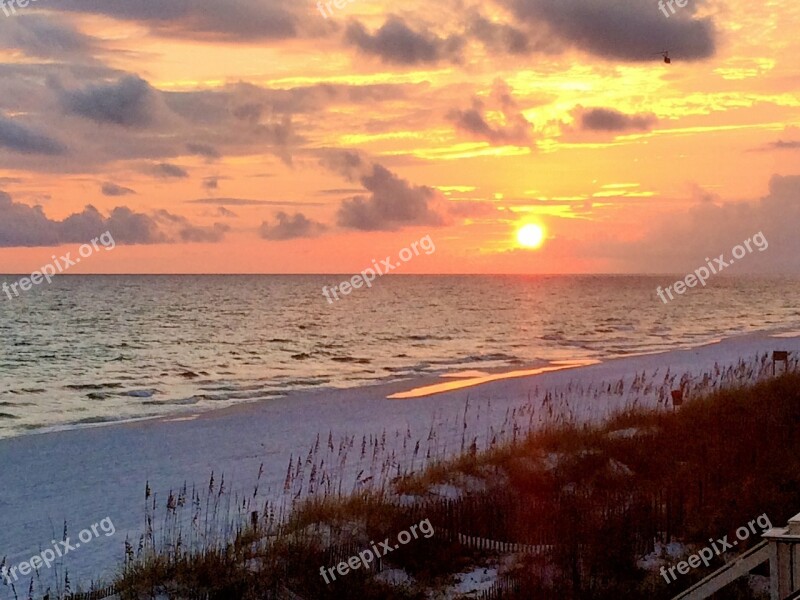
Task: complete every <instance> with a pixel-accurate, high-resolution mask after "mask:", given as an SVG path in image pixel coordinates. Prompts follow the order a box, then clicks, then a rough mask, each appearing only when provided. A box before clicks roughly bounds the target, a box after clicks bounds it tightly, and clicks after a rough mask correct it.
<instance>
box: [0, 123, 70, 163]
mask: <svg viewBox="0 0 800 600" xmlns="http://www.w3.org/2000/svg"><path fill="white" fill-rule="evenodd" d="M0 148H6V149H8V150H11V151H12V152H19V153H20V154H45V155H48V156H56V155H59V154H64V153H65V152H66V150H67V149H66V146H64V144H62V143H61V142H59V141H58V140H56V139H54V138H51V137H49V136H47V135H45V134H43V133H39V132H38V131H36V130H35V129H32V128H30V127H28V126H26V125H22V124H21V123H19V122H18V121H17V120H16V119H9V118H7V117H5V116H3V115H0Z"/></svg>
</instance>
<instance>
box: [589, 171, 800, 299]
mask: <svg viewBox="0 0 800 600" xmlns="http://www.w3.org/2000/svg"><path fill="white" fill-rule="evenodd" d="M798 198H800V175H792V176H780V175H775V176H773V177H772V179H771V180H770V184H769V193H768V194H767V195H766V196H764V197H762V198H760V199H757V200H753V201H750V202H724V201H722V200H721V199H720V198H718V197H716V196H714V195H711V194H708V193H706V192H704V191H703V190H700V189H698V190H697V191H696V192H695V203H694V204H693V205H692V207H691V208H690V209H689V210H688V211H686V212H684V213H682V214H676V213H671V214H670V215H669V218H663V219H657V220H656V222H655V224H654V226H653V228H652V230H651V231H649V232H647V233H646V236H645V237H643V239H642V240H641V241H637V242H627V243H624V242H620V243H615V242H614V241H613V240H611V239H607V240H603V241H602V242H598V243H597V244H596V245H594V246H593V247H589V248H586V249H585V252H587V253H588V254H590V255H593V256H606V257H609V258H612V259H614V260H616V261H618V262H619V264H620V265H623V269H624V270H627V271H633V272H640V273H642V272H643V273H689V272H692V271H693V270H694V269H696V268H698V267H700V266H702V265H704V264H705V263H706V260H705V259H706V257H709V258H711V259H712V260H713V258H715V257H717V256H719V255H720V254H722V253H724V254H725V258H726V260H727V259H728V258H730V257H731V254H732V248H733V247H734V246H736V245H738V244H742V243H743V242H744V240H747V239H750V238H752V236H754V235H756V234H758V233H759V232H761V233H763V235H764V237H765V238H766V240H767V241H768V242H769V247H768V248H767V249H766V250H764V251H759V250H758V249H757V248H756V247H755V246H753V252H752V253H748V254H746V255H745V256H744V257H743V258H742V259H741V260H740V261H739V260H737V261H736V263H735V264H734V265H733V267H731V269H730V273H732V274H735V273H737V272H738V273H800V238H798V236H797V223H798V222H800V203H799V202H798V201H797V199H798ZM667 283H669V282H667Z"/></svg>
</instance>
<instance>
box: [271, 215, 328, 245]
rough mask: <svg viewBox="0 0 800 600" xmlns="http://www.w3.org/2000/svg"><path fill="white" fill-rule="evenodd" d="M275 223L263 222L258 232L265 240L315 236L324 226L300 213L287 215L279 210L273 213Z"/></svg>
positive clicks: (323, 229)
mask: <svg viewBox="0 0 800 600" xmlns="http://www.w3.org/2000/svg"><path fill="white" fill-rule="evenodd" d="M275 219H276V221H275V223H268V222H266V221H265V222H264V223H262V224H261V229H260V231H259V233H260V234H261V237H262V238H264V239H265V240H276V241H280V240H293V239H297V238H309V237H316V236H318V235H319V234H320V233H322V232H323V231H325V229H326V227H325V226H324V225H323V224H322V223H318V222H316V221H312V220H311V219H309V218H308V217H306V216H305V215H304V214H302V213H295V214H294V215H288V214H286V213H285V212H279V213H277V214H276V215H275Z"/></svg>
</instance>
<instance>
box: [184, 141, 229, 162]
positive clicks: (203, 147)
mask: <svg viewBox="0 0 800 600" xmlns="http://www.w3.org/2000/svg"><path fill="white" fill-rule="evenodd" d="M186 149H187V150H188V151H189V152H191V153H192V154H195V155H197V156H202V157H204V158H208V159H217V158H220V157H221V156H222V155H221V154H220V152H219V150H217V149H216V148H214V146H211V145H209V144H198V143H195V142H189V143H188V144H186Z"/></svg>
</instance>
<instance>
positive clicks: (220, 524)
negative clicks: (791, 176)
mask: <svg viewBox="0 0 800 600" xmlns="http://www.w3.org/2000/svg"><path fill="white" fill-rule="evenodd" d="M798 431H800V375H798V374H797V373H789V374H785V375H783V376H781V377H778V378H776V379H772V380H769V381H766V382H762V383H758V384H755V385H748V386H743V387H737V388H734V389H728V390H725V391H720V392H715V393H712V394H710V395H709V396H707V397H703V398H696V399H694V400H692V401H691V402H688V403H687V404H685V405H684V406H683V407H682V408H681V409H680V410H677V411H674V412H670V411H663V410H662V411H645V410H628V411H626V412H624V413H622V414H619V415H617V416H615V417H613V418H611V419H610V420H608V421H606V422H605V423H602V424H600V425H597V426H589V425H586V426H575V425H561V426H550V427H547V428H545V429H543V430H541V431H538V432H534V433H532V434H530V435H528V436H526V437H524V438H523V437H521V438H519V439H518V440H517V441H516V442H515V443H509V444H506V445H502V446H496V447H494V448H492V449H491V450H489V451H486V452H477V451H474V450H470V451H467V452H466V453H464V454H463V455H461V456H459V457H458V458H456V459H454V460H451V461H448V462H442V463H439V464H437V465H435V466H433V467H431V468H429V469H426V470H425V471H423V472H420V473H418V474H413V475H409V476H406V477H402V478H399V479H398V480H396V482H395V484H394V486H393V488H392V489H391V490H382V491H381V492H374V493H359V494H353V495H349V496H347V495H345V496H344V497H336V496H326V497H322V498H310V499H308V500H306V501H303V502H298V503H297V504H296V505H295V506H294V508H293V509H292V510H291V511H290V512H288V513H287V514H286V515H277V514H275V510H274V507H270V506H266V507H264V508H263V509H260V510H258V511H251V510H249V509H250V508H251V507H249V506H246V503H245V502H242V506H244V507H245V508H246V510H241V509H240V507H239V506H238V501H236V502H235V503H234V508H233V509H231V508H230V506H229V507H228V508H227V509H226V510H225V511H222V510H221V509H220V506H221V504H220V499H219V490H218V489H217V490H215V489H213V486H211V489H209V491H208V494H207V497H206V498H202V497H201V495H200V494H197V493H196V492H194V493H191V494H186V493H184V502H183V503H184V508H185V507H186V506H192V507H197V506H200V507H203V506H205V507H214V510H213V511H212V513H211V514H210V515H209V514H205V515H201V514H200V512H198V515H197V517H196V519H198V520H200V521H204V520H205V521H206V522H208V521H209V520H210V522H211V523H212V525H213V527H215V528H216V531H217V532H218V533H217V534H216V535H213V536H206V537H203V540H205V541H203V542H202V543H201V542H200V538H199V537H197V538H196V539H194V541H192V542H191V543H190V542H189V537H190V536H189V534H188V532H189V531H190V530H191V528H186V529H181V527H180V525H179V524H178V521H179V519H176V520H175V523H174V524H173V529H172V530H171V532H170V533H169V534H168V535H162V536H161V538H160V539H159V540H158V541H156V540H155V539H152V537H151V539H149V540H147V541H146V542H144V543H142V542H140V544H139V547H138V548H137V549H133V548H131V551H130V553H129V560H128V561H127V562H126V565H125V566H124V568H123V569H122V572H121V574H120V578H119V580H118V584H119V587H120V589H124V590H126V591H125V592H124V594H123V597H124V598H130V599H134V598H135V599H139V598H146V597H153V596H157V595H158V594H162V595H166V596H168V597H170V598H201V597H202V598H243V599H249V598H270V597H278V594H280V593H282V592H283V590H285V589H286V588H288V589H290V590H292V592H294V593H295V594H297V595H299V596H300V597H301V598H321V599H325V598H344V597H347V598H363V599H371V598H382V599H387V600H391V599H394V598H402V599H408V598H423V597H426V594H429V593H430V592H431V590H437V589H438V590H441V589H443V588H445V587H447V586H448V585H451V584H452V583H453V582H454V581H455V577H454V576H455V574H457V573H459V572H463V571H466V570H469V569H470V567H472V566H474V565H479V564H490V563H491V562H492V561H494V560H496V559H498V557H497V556H496V552H493V551H490V550H475V549H470V548H468V547H467V546H465V545H461V544H459V543H458V541H457V538H456V537H455V535H456V534H458V533H462V534H465V535H475V536H478V535H479V536H482V537H487V538H491V539H495V540H498V541H502V542H517V543H539V544H542V545H543V546H545V547H546V550H545V551H544V552H541V553H540V554H539V555H538V556H536V557H523V556H517V557H516V558H514V559H513V560H508V561H505V563H504V565H505V566H504V567H503V571H504V573H506V574H507V575H508V576H509V577H512V578H515V581H517V582H518V583H520V585H521V586H522V588H523V589H522V591H518V592H516V593H514V592H508V593H506V594H505V595H502V596H499V595H498V596H496V597H504V598H540V597H541V598H552V597H558V598H566V599H583V598H587V599H588V598H592V599H595V600H604V599H608V600H611V599H614V600H616V599H619V598H642V597H648V598H651V599H652V600H661V599H665V600H666V599H668V598H671V597H672V596H674V595H675V594H677V593H678V592H679V591H680V590H681V589H684V588H686V587H688V586H689V585H691V584H692V583H693V582H695V581H696V580H698V579H700V578H702V577H703V576H705V575H707V574H708V573H709V572H710V570H711V569H710V568H709V569H696V570H694V571H692V572H690V573H689V574H688V575H684V576H681V577H680V578H679V580H678V581H677V582H675V583H671V584H667V583H666V582H665V581H664V580H663V579H662V578H661V577H660V576H659V575H658V572H657V571H647V570H644V569H642V568H640V567H638V566H637V560H638V559H640V558H642V556H643V555H644V554H648V553H652V552H653V547H654V543H655V542H656V541H658V542H661V543H666V542H669V541H676V540H677V541H680V542H682V543H684V544H689V545H690V544H692V543H697V544H698V545H700V546H702V545H705V544H707V540H708V538H710V537H714V538H717V537H721V536H722V535H724V534H726V533H727V534H730V533H731V532H732V531H734V530H735V529H736V528H737V527H739V526H741V525H744V524H746V523H747V522H748V521H750V520H751V519H754V518H756V517H757V516H759V515H762V514H765V513H766V514H767V515H768V516H769V519H770V520H771V522H772V523H773V524H776V525H778V524H785V522H786V520H787V519H788V518H789V517H790V516H792V515H793V514H795V513H797V512H800V435H798ZM442 485H449V486H451V487H452V489H458V490H461V492H460V495H459V496H458V498H456V499H454V500H451V501H448V502H446V501H444V500H438V501H437V500H432V495H433V494H432V490H435V489H436V488H437V486H442ZM189 498H191V500H190V499H189ZM176 504H177V502H176V501H175V500H174V499H173V501H172V504H171V506H173V508H172V509H170V508H168V509H167V513H168V515H169V513H170V510H172V511H173V512H174V511H176V510H177V508H176ZM229 504H230V503H229ZM168 505H170V504H169V501H168ZM149 506H150V505H148V512H153V511H150V508H149ZM443 506H444V507H445V508H442V507H443ZM153 508H154V509H155V506H153ZM425 511H428V513H426V512H425ZM254 513H255V514H254ZM424 514H430V516H431V521H432V522H433V523H434V527H435V528H437V532H436V535H434V536H433V537H432V538H431V539H424V540H423V539H420V540H415V541H414V542H413V543H410V544H409V545H408V546H406V547H403V548H401V549H400V550H398V551H397V552H396V553H392V554H391V555H390V556H388V557H387V559H386V563H385V564H384V569H389V568H392V569H401V570H402V571H403V572H404V573H405V574H407V575H408V577H409V578H410V582H411V583H409V584H407V585H389V584H387V583H385V582H383V581H382V580H381V578H380V577H377V576H376V572H375V571H374V570H373V571H366V570H363V569H361V570H357V571H353V572H351V573H349V574H348V575H347V576H345V577H340V578H338V579H337V581H336V582H333V583H331V584H326V583H325V582H324V581H323V580H322V578H321V576H320V573H319V570H320V567H321V566H335V564H336V563H335V562H332V561H334V560H337V559H340V558H341V559H345V560H346V557H347V555H348V553H350V554H355V553H357V552H358V550H359V549H362V548H368V547H369V544H370V542H372V541H373V540H382V539H384V538H386V537H390V538H394V537H395V536H396V535H397V533H398V532H399V531H402V530H405V529H407V528H408V527H409V525H411V524H412V523H413V522H414V521H413V520H412V519H417V518H419V516H420V515H424ZM168 515H167V516H168ZM453 515H457V516H456V517H454V516H453ZM149 518H150V520H151V521H155V520H156V519H155V516H154V514H150V516H149ZM165 522H166V523H169V521H168V520H167V521H165ZM208 527H209V526H208V525H206V529H208ZM448 527H449V528H450V530H449V531H448V530H447V528H448ZM443 528H444V529H443ZM455 528H458V529H459V531H452V529H455ZM206 533H207V531H206ZM153 537H154V536H153ZM209 540H211V541H209ZM757 541H758V539H757V537H756V536H753V537H752V538H751V539H750V540H748V541H747V543H743V544H742V545H740V546H739V547H738V548H737V550H743V549H744V548H746V547H747V546H748V545H752V544H755V543H757ZM656 558H658V557H656ZM661 558H662V559H663V564H667V565H669V564H673V563H674V562H677V559H668V557H665V556H663V557H661ZM721 560H722V559H721V558H720V559H717V561H718V562H717V564H721ZM718 597H719V598H723V599H724V598H727V599H734V598H735V599H743V598H755V597H756V596H754V595H753V594H751V592H750V591H749V590H748V588H747V585H746V581H740V582H737V583H736V584H734V585H732V586H730V587H729V588H728V589H727V590H726V591H724V592H722V593H720V594H719V596H718Z"/></svg>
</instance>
